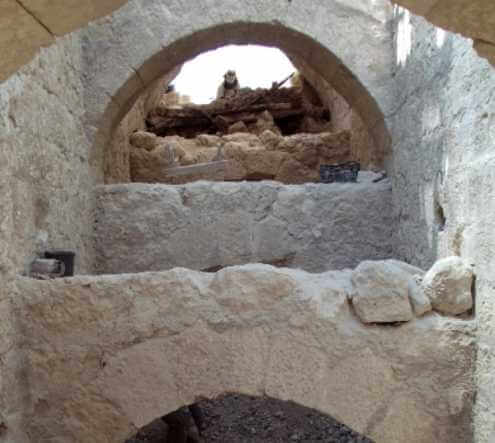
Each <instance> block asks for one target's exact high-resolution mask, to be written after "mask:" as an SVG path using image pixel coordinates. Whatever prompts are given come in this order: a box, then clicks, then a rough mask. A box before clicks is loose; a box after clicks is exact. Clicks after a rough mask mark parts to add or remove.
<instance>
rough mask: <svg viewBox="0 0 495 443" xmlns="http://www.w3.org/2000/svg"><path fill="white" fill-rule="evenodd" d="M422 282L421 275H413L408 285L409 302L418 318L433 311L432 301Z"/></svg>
mask: <svg viewBox="0 0 495 443" xmlns="http://www.w3.org/2000/svg"><path fill="white" fill-rule="evenodd" d="M422 280H423V278H422V277H421V276H420V275H413V276H412V277H411V278H410V279H409V282H408V284H407V287H408V293H409V300H410V301H411V305H412V308H413V311H414V313H415V314H416V315H417V316H421V315H424V314H426V313H427V312H430V311H431V310H432V307H431V302H430V299H429V298H428V297H427V295H426V294H425V291H424V290H423V288H422V286H421V282H422Z"/></svg>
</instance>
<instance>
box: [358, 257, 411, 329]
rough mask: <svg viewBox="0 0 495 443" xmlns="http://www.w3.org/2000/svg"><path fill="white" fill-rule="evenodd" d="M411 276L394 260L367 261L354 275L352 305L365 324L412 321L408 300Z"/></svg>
mask: <svg viewBox="0 0 495 443" xmlns="http://www.w3.org/2000/svg"><path fill="white" fill-rule="evenodd" d="M410 277H411V274H410V273H409V272H407V271H406V270H405V269H404V268H401V267H400V266H397V265H396V264H395V263H394V262H393V261H376V262H373V261H365V262H363V263H361V264H360V265H359V266H358V267H357V268H356V269H355V270H354V272H353V273H352V282H353V284H354V286H355V292H354V293H353V294H352V296H351V301H352V305H353V306H354V309H355V311H356V313H357V315H358V317H359V318H360V319H361V321H363V322H364V323H392V322H399V321H409V320H411V319H412V318H413V313H412V309H411V304H410V303H409V297H408V280H409V278H410Z"/></svg>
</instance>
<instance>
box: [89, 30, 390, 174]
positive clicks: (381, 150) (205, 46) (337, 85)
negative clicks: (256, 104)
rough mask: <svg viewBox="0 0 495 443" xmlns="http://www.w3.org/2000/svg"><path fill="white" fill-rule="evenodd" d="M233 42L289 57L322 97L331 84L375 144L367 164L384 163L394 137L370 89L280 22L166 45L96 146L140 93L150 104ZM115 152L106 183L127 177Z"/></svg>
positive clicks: (124, 92) (129, 85) (114, 109)
mask: <svg viewBox="0 0 495 443" xmlns="http://www.w3.org/2000/svg"><path fill="white" fill-rule="evenodd" d="M231 44H234V45H247V44H255V45H261V46H267V47H275V48H278V49H280V50H281V51H282V52H284V53H285V54H287V55H288V56H289V58H290V59H291V61H292V62H293V63H294V65H295V66H296V67H297V68H298V69H299V70H300V71H301V72H304V76H305V78H306V79H307V80H308V81H309V83H311V85H312V86H313V87H314V88H315V89H316V90H317V92H318V93H319V94H320V96H321V95H322V94H325V93H326V92H327V91H328V89H329V88H331V89H332V91H334V92H335V94H337V95H338V96H340V97H342V98H343V100H345V102H346V103H347V104H348V106H349V107H350V108H351V109H353V110H354V111H355V113H356V115H358V116H359V118H360V119H361V120H362V125H363V127H364V128H365V130H366V132H367V133H368V134H369V140H370V144H372V146H371V147H370V148H369V151H371V152H370V153H369V158H368V159H367V162H368V164H370V165H374V166H376V167H379V168H380V167H383V165H384V163H385V160H386V157H387V155H388V153H389V150H390V135H389V132H388V129H387V127H386V123H385V119H384V115H383V112H382V111H381V110H380V108H379V106H378V104H377V102H376V100H375V98H374V97H373V96H372V94H371V93H370V91H368V90H367V89H366V87H365V86H364V85H363V84H362V82H361V81H360V80H359V79H358V78H357V77H356V76H355V75H354V74H353V73H352V72H351V71H350V70H349V69H348V67H346V66H345V65H344V64H343V63H342V62H341V60H339V58H338V57H337V56H335V55H334V54H333V53H332V52H331V50H330V49H329V48H326V47H325V46H323V45H322V44H321V43H319V42H318V41H316V40H315V39H313V38H312V37H310V36H308V35H306V34H303V33H301V32H298V31H296V30H294V29H290V28H288V27H286V26H284V25H282V24H280V23H276V22H272V23H245V22H235V23H227V24H222V25H217V26H213V27H210V28H207V29H204V30H201V31H197V32H195V33H193V34H191V35H189V36H186V37H183V38H180V39H178V40H176V41H175V42H174V43H172V44H170V45H168V46H166V47H164V48H163V49H162V50H161V51H159V52H158V53H156V54H155V55H154V56H152V57H150V58H149V59H148V60H147V61H145V62H144V63H143V64H142V66H141V67H139V68H138V69H137V70H136V73H135V75H134V76H132V77H131V78H129V79H128V80H127V82H126V83H125V84H124V85H122V87H121V88H120V89H119V90H118V92H117V93H116V95H115V96H114V97H113V100H112V103H113V105H111V106H108V107H107V109H106V112H105V115H104V117H103V120H102V122H103V124H102V125H100V128H101V130H100V133H99V134H98V135H99V136H98V137H97V139H96V140H97V142H96V144H95V147H96V150H97V149H98V146H99V145H101V144H102V141H104V142H103V144H104V145H110V143H109V139H111V138H112V136H113V135H114V134H115V130H116V128H117V127H118V125H119V123H121V122H122V121H123V119H124V117H125V116H126V114H128V112H129V111H130V110H131V109H132V108H133V106H135V105H136V103H137V102H138V100H140V97H141V99H142V97H143V93H145V94H146V92H147V93H148V95H147V96H146V98H145V101H148V103H149V97H150V96H153V95H154V94H155V92H156V90H157V89H158V90H160V89H163V84H164V83H169V82H170V81H171V79H173V78H174V77H175V75H176V74H177V70H178V69H179V67H180V66H182V65H183V64H184V63H185V62H186V61H188V60H191V59H192V58H194V57H196V56H198V55H200V54H202V53H204V52H207V51H211V50H214V49H217V48H219V47H222V46H225V45H231ZM115 104H119V105H118V106H117V105H115ZM105 128H106V129H105ZM113 151H115V149H114V148H113V147H110V148H109V149H107V150H106V152H105V156H106V159H105V161H104V164H105V167H104V170H105V173H104V175H105V181H106V182H107V183H115V182H122V181H126V179H125V169H126V165H125V162H126V159H125V158H124V159H122V160H120V161H119V160H118V157H119V156H121V157H122V155H124V156H125V155H126V154H125V153H124V154H122V153H118V152H117V153H116V152H113ZM116 157H117V160H115V158H116ZM119 163H122V164H123V167H122V168H121V169H122V170H118V168H117V170H115V167H114V166H112V164H117V165H118V164H119Z"/></svg>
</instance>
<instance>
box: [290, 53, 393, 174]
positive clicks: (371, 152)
mask: <svg viewBox="0 0 495 443" xmlns="http://www.w3.org/2000/svg"><path fill="white" fill-rule="evenodd" d="M289 58H290V60H291V61H292V63H293V64H294V66H295V67H296V68H297V70H298V72H299V73H300V74H301V75H302V76H303V77H304V78H305V79H306V81H307V82H308V83H309V84H310V85H311V86H312V87H313V88H314V89H315V91H316V92H317V93H318V96H319V97H320V99H321V100H322V102H323V104H324V105H325V106H326V107H327V108H328V110H329V111H330V116H331V123H332V129H333V130H334V131H342V130H347V131H350V133H351V150H352V151H351V152H352V157H353V158H354V159H355V160H358V161H359V162H360V163H361V166H362V167H363V168H364V169H368V168H370V169H373V168H379V167H383V160H384V159H383V152H380V151H379V150H378V149H377V147H376V145H375V141H374V140H373V138H372V136H371V134H370V131H369V130H368V128H367V127H366V126H365V125H364V123H363V119H362V118H361V116H360V115H359V114H358V113H357V112H356V111H355V110H354V109H353V108H351V107H350V106H349V104H348V103H347V101H346V100H345V99H344V98H343V97H342V96H341V95H340V94H338V93H337V92H336V91H335V89H334V88H333V87H332V85H331V84H329V83H328V82H327V81H326V80H325V79H324V78H323V77H322V76H321V75H319V74H318V73H317V72H316V71H314V70H313V69H312V68H311V66H310V65H308V64H307V63H305V62H304V60H302V59H300V58H298V57H295V56H291V55H290V54H289Z"/></svg>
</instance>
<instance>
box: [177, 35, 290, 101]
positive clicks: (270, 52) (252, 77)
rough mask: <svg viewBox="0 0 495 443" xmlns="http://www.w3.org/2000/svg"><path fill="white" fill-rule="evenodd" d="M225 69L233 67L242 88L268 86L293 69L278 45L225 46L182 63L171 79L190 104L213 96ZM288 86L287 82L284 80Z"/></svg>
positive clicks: (287, 74)
mask: <svg viewBox="0 0 495 443" xmlns="http://www.w3.org/2000/svg"><path fill="white" fill-rule="evenodd" d="M228 70H234V71H235V72H236V74H237V78H238V80H239V86H240V87H241V88H252V89H256V88H270V87H271V85H272V82H274V81H282V80H283V79H284V78H286V77H287V76H289V75H290V74H291V73H292V72H294V71H295V70H296V69H295V68H294V66H293V65H292V63H291V62H290V60H289V59H288V57H287V56H286V55H285V54H284V53H283V52H282V51H280V50H279V49H277V48H270V47H265V46H258V45H242V46H239V45H228V46H223V47H221V48H218V49H216V50H214V51H209V52H205V53H203V54H201V55H199V56H198V57H196V58H194V59H192V60H191V61H189V62H187V63H185V64H184V66H183V67H182V70H181V72H180V74H179V75H178V77H177V79H176V80H175V81H174V83H173V84H174V85H175V89H176V91H177V92H178V93H180V94H181V95H186V96H188V97H189V98H190V100H191V101H192V102H193V103H197V104H205V103H209V102H211V101H213V100H214V99H215V98H216V94H217V88H218V86H219V85H220V83H221V82H222V80H223V75H224V74H225V73H226V72H227V71H228ZM286 85H287V86H290V83H286Z"/></svg>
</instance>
